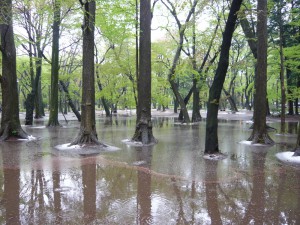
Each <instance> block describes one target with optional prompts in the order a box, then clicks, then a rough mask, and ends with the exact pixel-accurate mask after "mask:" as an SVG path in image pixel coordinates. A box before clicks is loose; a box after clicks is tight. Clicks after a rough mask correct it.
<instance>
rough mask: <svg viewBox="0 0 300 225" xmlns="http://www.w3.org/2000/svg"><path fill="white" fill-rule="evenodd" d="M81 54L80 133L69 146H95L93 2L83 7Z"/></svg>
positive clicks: (94, 4) (96, 141)
mask: <svg viewBox="0 0 300 225" xmlns="http://www.w3.org/2000/svg"><path fill="white" fill-rule="evenodd" d="M82 7H83V11H84V22H83V47H82V49H83V53H82V63H83V65H82V101H81V113H82V117H81V123H80V131H79V134H78V136H77V137H76V139H75V140H74V141H73V142H72V143H71V145H76V144H79V145H82V144H97V145H100V144H101V143H100V142H99V141H98V137H97V132H96V120H95V63H94V51H95V50H94V30H95V10H96V3H95V1H94V0H91V1H87V2H85V3H84V4H83V5H82Z"/></svg>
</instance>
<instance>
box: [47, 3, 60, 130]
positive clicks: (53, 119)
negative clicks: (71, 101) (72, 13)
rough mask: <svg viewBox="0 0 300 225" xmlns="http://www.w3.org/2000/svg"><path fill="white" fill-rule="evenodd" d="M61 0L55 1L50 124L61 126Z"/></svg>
mask: <svg viewBox="0 0 300 225" xmlns="http://www.w3.org/2000/svg"><path fill="white" fill-rule="evenodd" d="M60 3H61V2H60V0H55V2H54V15H53V38H52V60H51V62H52V63H51V92H50V94H51V97H50V113H49V121H48V126H59V122H58V77H59V75H58V73H59V26H60Z"/></svg>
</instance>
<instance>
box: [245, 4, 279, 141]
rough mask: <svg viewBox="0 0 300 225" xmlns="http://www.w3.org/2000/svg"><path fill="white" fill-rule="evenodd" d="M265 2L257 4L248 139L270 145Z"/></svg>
mask: <svg viewBox="0 0 300 225" xmlns="http://www.w3.org/2000/svg"><path fill="white" fill-rule="evenodd" d="M267 44H268V43H267V0H258V3H257V72H256V76H255V85H254V86H255V95H254V114H253V119H254V124H253V131H252V134H251V136H250V137H249V139H248V140H249V141H252V143H261V144H272V143H274V142H273V140H272V139H271V138H270V137H269V135H268V133H267V125H266V113H267V105H266V101H267V100H266V99H267V47H268V45H267Z"/></svg>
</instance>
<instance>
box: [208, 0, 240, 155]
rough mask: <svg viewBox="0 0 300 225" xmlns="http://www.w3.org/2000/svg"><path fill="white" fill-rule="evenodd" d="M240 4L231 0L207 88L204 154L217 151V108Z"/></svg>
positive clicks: (236, 0) (237, 0)
mask: <svg viewBox="0 0 300 225" xmlns="http://www.w3.org/2000/svg"><path fill="white" fill-rule="evenodd" d="M241 4H242V0H233V1H232V3H231V6H230V11H229V15H228V19H227V22H226V26H225V30H224V33H223V40H222V45H221V53H220V59H219V63H218V67H217V70H216V74H215V77H214V80H213V83H212V86H211V87H210V90H209V98H208V104H207V119H206V138H205V150H204V153H206V154H213V153H218V152H219V141H218V109H219V103H220V96H221V92H222V88H223V84H224V81H225V76H226V73H227V69H228V64H229V50H230V46H231V40H232V35H233V32H234V29H235V26H236V20H237V12H238V11H239V10H240V7H241Z"/></svg>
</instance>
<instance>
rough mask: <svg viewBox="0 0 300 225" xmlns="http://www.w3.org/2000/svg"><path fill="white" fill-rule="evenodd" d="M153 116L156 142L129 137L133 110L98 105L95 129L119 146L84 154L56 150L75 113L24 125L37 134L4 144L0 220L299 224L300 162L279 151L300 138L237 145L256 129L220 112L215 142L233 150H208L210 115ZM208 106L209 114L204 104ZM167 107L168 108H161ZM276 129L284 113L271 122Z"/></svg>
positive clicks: (73, 127)
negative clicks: (51, 122)
mask: <svg viewBox="0 0 300 225" xmlns="http://www.w3.org/2000/svg"><path fill="white" fill-rule="evenodd" d="M153 114H154V117H153V126H154V127H153V131H154V135H155V137H156V138H157V139H158V141H159V142H158V144H157V145H154V146H152V147H134V146H128V145H126V144H125V143H123V142H122V140H124V139H126V138H130V137H132V135H133V133H134V129H135V116H130V115H131V112H130V111H127V112H123V113H122V115H118V116H113V117H112V119H111V120H110V119H106V118H105V117H103V116H102V115H101V113H100V114H97V131H98V137H99V139H100V140H101V141H104V142H105V143H107V144H109V145H112V146H116V147H118V148H119V150H114V151H106V152H102V153H101V154H96V155H87V156H81V155H79V154H77V153H76V152H69V151H62V150H57V149H55V146H57V145H61V144H64V143H69V142H71V141H72V140H73V139H74V138H75V136H76V135H77V133H78V132H79V123H78V122H77V121H75V117H73V116H72V115H68V117H67V119H68V120H70V118H73V119H74V120H73V121H69V122H68V124H67V123H66V122H65V121H64V120H63V118H62V121H61V124H62V125H64V126H63V127H62V128H45V127H44V126H45V125H46V123H47V118H46V119H44V120H40V121H35V124H34V125H33V126H24V129H25V130H26V131H27V132H28V133H30V134H32V135H33V136H38V137H39V139H38V140H34V141H17V142H15V141H9V142H3V143H0V223H1V224H5V223H7V224H118V225H119V224H129V225H131V224H164V225H165V224H170V225H171V224H299V223H300V213H299V209H300V179H299V178H300V167H299V166H296V165H293V164H283V163H281V162H279V161H278V160H277V159H276V157H275V154H276V153H278V152H282V151H287V150H291V149H293V147H294V144H295V143H296V128H297V123H296V122H295V121H291V122H287V134H285V135H278V134H277V132H276V131H275V132H271V133H270V135H271V137H272V138H273V140H275V142H276V144H275V145H274V146H272V147H261V146H256V147H253V146H249V145H244V144H241V143H240V141H243V140H246V139H247V138H248V137H249V136H250V132H251V131H250V130H249V126H250V124H249V123H248V121H249V120H250V119H251V117H252V115H251V113H249V112H240V113H237V114H228V113H227V112H222V114H220V115H219V117H220V122H219V142H220V143H219V144H220V149H221V150H222V152H223V153H226V154H227V155H228V157H227V158H226V159H225V160H222V161H212V160H206V159H203V152H204V140H205V120H204V121H203V122H200V123H198V124H195V125H181V124H179V123H177V122H176V119H175V118H174V117H173V116H174V114H172V113H168V112H166V113H165V114H164V113H160V114H159V115H156V113H155V112H154V113H153ZM202 114H203V113H202ZM162 115H163V116H162ZM269 125H270V126H272V127H275V128H277V129H278V130H279V125H280V123H279V122H276V120H274V121H273V120H272V121H270V124H269Z"/></svg>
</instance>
